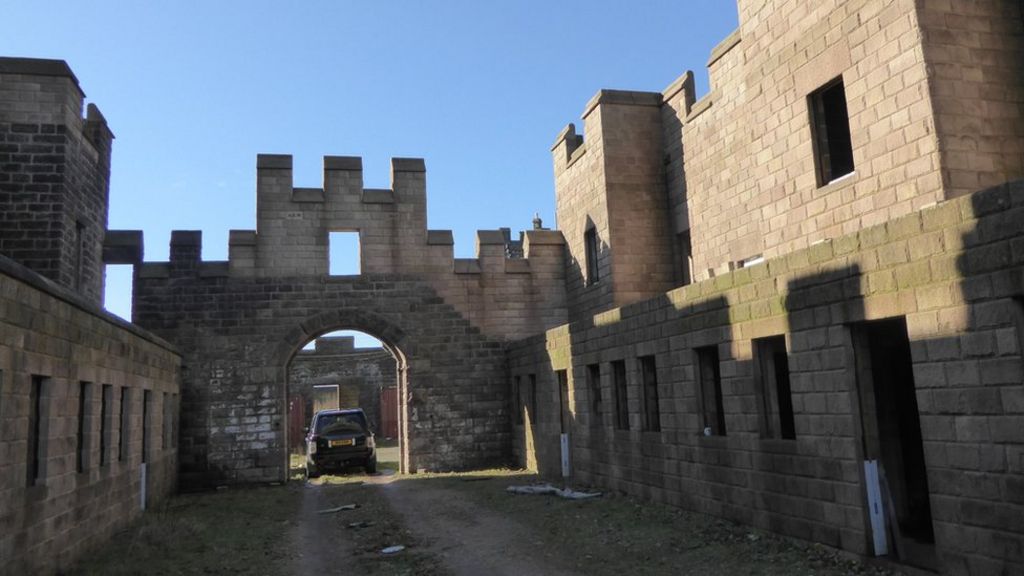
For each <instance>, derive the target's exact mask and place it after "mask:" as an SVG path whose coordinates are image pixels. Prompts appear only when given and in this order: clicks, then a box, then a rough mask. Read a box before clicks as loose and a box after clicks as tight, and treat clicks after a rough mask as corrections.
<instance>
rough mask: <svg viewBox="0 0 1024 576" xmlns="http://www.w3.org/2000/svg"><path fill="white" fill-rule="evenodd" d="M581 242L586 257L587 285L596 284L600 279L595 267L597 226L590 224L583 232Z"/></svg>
mask: <svg viewBox="0 0 1024 576" xmlns="http://www.w3.org/2000/svg"><path fill="white" fill-rule="evenodd" d="M583 244H584V246H585V249H586V258H587V262H586V264H587V286H590V285H591V284H596V283H597V281H598V280H600V279H601V275H600V273H599V272H598V268H597V228H594V227H593V226H591V227H590V228H587V231H586V232H584V233H583Z"/></svg>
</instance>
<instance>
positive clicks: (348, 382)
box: [286, 330, 405, 478]
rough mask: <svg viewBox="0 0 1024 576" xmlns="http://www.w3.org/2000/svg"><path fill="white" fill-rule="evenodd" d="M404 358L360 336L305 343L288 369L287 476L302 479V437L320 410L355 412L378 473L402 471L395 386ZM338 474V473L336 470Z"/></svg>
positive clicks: (344, 333) (342, 333)
mask: <svg viewBox="0 0 1024 576" xmlns="http://www.w3.org/2000/svg"><path fill="white" fill-rule="evenodd" d="M404 372H405V370H404V361H403V356H402V355H401V354H400V353H398V352H397V350H396V349H395V348H393V347H392V346H390V345H388V344H386V343H384V342H382V341H381V340H379V339H377V338H376V337H374V336H372V335H370V334H367V333H365V332H358V331H353V330H336V331H332V332H328V333H325V334H322V335H320V336H317V337H315V338H313V339H311V340H309V342H307V343H306V344H305V345H304V346H303V347H302V348H301V349H299V350H298V351H297V352H296V353H295V355H294V356H293V357H292V359H291V361H290V362H289V364H288V368H287V372H286V373H287V387H286V394H287V398H286V405H287V408H288V427H287V443H288V453H289V467H290V470H291V472H290V477H292V478H295V477H297V476H298V475H300V474H303V473H304V471H305V466H306V459H307V451H308V449H309V448H308V446H307V443H306V436H307V433H308V432H309V430H310V428H311V427H314V428H315V426H314V425H313V417H314V415H315V414H316V413H317V412H319V411H321V410H338V409H354V408H359V409H361V410H362V411H363V413H364V415H365V420H366V424H367V425H368V428H369V430H370V431H371V432H372V433H373V436H374V444H375V454H376V461H377V467H378V470H380V471H382V472H386V471H389V470H391V471H398V470H399V469H400V467H401V446H400V437H401V433H400V425H399V423H400V420H401V417H400V409H401V405H400V402H399V398H400V393H399V389H400V383H401V378H402V377H404ZM339 471H343V470H339Z"/></svg>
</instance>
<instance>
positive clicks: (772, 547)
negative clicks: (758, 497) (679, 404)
mask: <svg viewBox="0 0 1024 576" xmlns="http://www.w3.org/2000/svg"><path fill="white" fill-rule="evenodd" d="M406 478H408V479H409V480H413V479H418V478H422V479H423V480H424V481H427V482H430V483H431V484H432V485H434V487H443V488H447V489H452V490H457V491H458V494H459V497H460V498H468V499H471V500H472V501H473V502H474V503H475V504H477V505H480V506H483V507H486V508H489V509H491V510H494V511H495V512H498V513H499V514H502V515H504V516H506V517H508V518H511V519H514V520H516V521H518V522H520V523H521V524H523V525H525V526H527V527H529V528H530V529H531V531H532V532H533V533H535V534H536V535H537V541H538V543H539V544H541V545H542V546H543V548H544V549H546V550H545V551H546V552H549V553H550V554H551V555H552V556H563V557H564V551H565V550H573V551H574V552H575V553H574V555H573V557H572V560H573V562H574V563H575V565H574V566H573V567H574V568H575V569H576V570H577V571H579V572H581V573H584V574H590V575H595V576H599V575H605V574H607V575H610V576H621V575H622V574H632V573H636V572H637V571H639V572H641V573H644V574H702V575H712V574H721V575H730V576H731V575H744V574H746V575H779V576H782V575H790V574H814V575H821V576H840V575H842V576H846V575H859V574H877V575H882V574H897V573H895V572H889V571H886V570H884V569H881V568H877V567H872V566H868V565H866V564H864V563H862V562H860V561H858V560H856V559H853V558H851V557H850V556H848V555H846V554H843V553H841V552H838V551H836V550H834V549H831V548H828V547H825V546H820V545H812V544H807V543H802V542H798V541H794V540H792V539H788V538H784V537H780V536H777V535H774V534H770V533H765V532H761V531H756V530H753V529H751V528H748V527H745V526H740V525H737V524H733V523H731V522H728V521H725V520H721V519H717V518H714V517H710V516H704V515H701V514H695V513H691V512H686V511H684V510H680V509H677V508H673V507H671V506H665V505H660V504H655V503H650V502H641V501H639V500H636V499H633V498H630V497H626V496H621V495H615V494H607V493H606V494H605V495H604V496H602V497H601V498H597V499H592V500H567V499H563V498H558V497H556V496H546V495H545V496H535V495H517V494H510V493H508V492H506V488H507V487H508V486H510V485H523V484H530V483H533V482H538V481H540V478H539V477H538V476H537V475H536V474H532V473H529V472H526V471H521V470H519V471H517V470H483V471H478V472H473V473H468V474H426V475H416V476H409V477H406ZM481 478H489V479H488V480H480V479H481ZM556 485H557V484H556ZM540 553H542V551H541V550H538V554H540Z"/></svg>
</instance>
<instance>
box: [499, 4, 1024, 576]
mask: <svg viewBox="0 0 1024 576" xmlns="http://www.w3.org/2000/svg"><path fill="white" fill-rule="evenodd" d="M739 14H740V26H739V28H738V29H737V31H736V32H735V33H733V34H732V35H730V36H729V37H728V38H726V39H725V40H723V42H722V43H721V44H720V45H719V46H718V47H716V48H715V49H714V50H713V52H712V55H711V58H710V60H709V62H708V66H709V72H710V78H711V91H710V92H709V93H708V94H707V95H705V96H704V97H702V98H700V99H697V98H696V97H695V95H694V94H693V79H692V75H691V74H690V73H689V72H687V73H686V74H684V75H683V76H682V77H680V78H679V79H678V80H677V81H675V82H673V83H672V84H671V85H670V86H669V87H668V88H666V89H665V90H664V91H663V92H661V93H657V92H626V91H617V90H602V91H601V92H599V93H598V94H597V95H596V96H595V97H594V98H593V99H592V100H591V101H590V102H589V103H588V104H587V105H586V107H585V110H584V113H583V119H584V130H583V133H582V135H580V134H577V132H576V128H575V126H573V125H569V127H567V128H566V129H565V130H563V131H562V133H561V134H560V135H559V136H558V138H557V139H556V142H555V145H554V147H553V149H552V152H553V159H554V168H555V182H556V199H557V207H558V221H559V225H560V227H561V229H562V231H563V233H564V234H565V237H566V247H567V251H568V254H567V261H566V291H567V295H566V301H567V305H568V309H569V316H570V323H569V324H566V325H564V326H561V327H558V328H555V329H553V330H549V331H548V332H546V333H545V334H543V335H539V336H535V337H531V338H527V339H525V340H522V341H520V342H518V343H516V344H514V345H513V346H512V347H511V350H510V352H509V364H510V380H509V389H510V390H511V391H512V394H513V400H512V405H513V421H514V422H515V423H516V424H514V426H513V430H514V431H515V444H516V446H515V453H516V457H517V459H518V461H519V462H520V463H521V464H523V465H526V466H529V467H531V468H532V467H536V468H537V469H539V470H540V471H541V472H542V473H544V474H550V475H558V474H560V470H561V466H560V462H559V459H560V450H559V435H560V433H563V432H564V433H568V434H569V435H570V438H571V445H572V451H571V460H572V474H573V477H574V478H575V479H577V480H579V481H583V482H588V483H594V484H596V485H600V486H606V487H610V488H614V489H620V490H623V491H626V492H629V493H633V494H637V495H642V496H646V497H650V498H654V499H657V500H660V501H665V502H670V503H673V504H676V505H681V506H684V507H686V508H690V509H695V510H700V511H703V512H706V513H709V514H713V515H717V516H724V517H727V518H731V519H734V520H737V521H740V522H744V523H747V524H751V525H754V526H758V527H762V528H766V529H769V530H773V531H777V532H781V533H784V534H789V535H793V536H797V537H800V538H805V539H808V540H814V541H819V542H825V543H827V544H830V545H833V546H838V547H841V548H844V549H847V550H852V551H855V552H858V553H862V554H868V555H874V554H876V553H880V552H878V550H879V548H878V547H877V546H878V543H877V542H876V539H875V536H876V535H878V534H882V535H883V537H882V538H881V540H882V544H883V545H887V546H888V547H889V548H888V553H889V554H891V555H893V556H894V557H897V558H899V559H901V560H903V561H906V562H910V563H914V564H918V565H921V566H925V567H930V568H934V569H936V570H939V571H942V572H944V573H952V574H968V573H969V574H989V573H991V574H1001V573H1016V572H1019V571H1021V570H1024V525H1022V524H1021V521H1020V519H1021V518H1024V497H1022V495H1024V468H1022V466H1024V459H1022V457H1024V405H1022V404H1021V400H1022V398H1024V395H1022V394H1024V368H1022V363H1024V360H1022V354H1021V350H1022V342H1021V341H1022V339H1024V307H1022V304H1021V302H1022V298H1024V275H1022V262H1021V256H1020V255H1021V254H1022V253H1024V228H1022V227H1021V226H1022V224H1021V223H1022V222H1024V212H1022V209H1021V206H1022V202H1024V188H1022V185H1021V181H1020V180H1019V179H1021V178H1024V154H1021V146H1022V145H1024V30H1022V27H1024V14H1022V13H1021V7H1020V4H1019V3H1018V2H1005V1H993V2H969V3H946V2H914V1H912V0H892V1H887V2H874V1H866V0H864V1H855V2H831V1H830V2H813V3H811V2H796V1H793V0H771V1H767V2H764V1H758V2H754V1H746V0H741V1H740V2H739ZM839 83H841V85H842V86H843V87H844V88H845V102H844V105H845V114H846V120H848V122H849V132H850V144H851V148H852V164H853V166H852V168H853V169H852V171H851V172H850V173H848V174H845V175H844V176H843V177H842V178H838V179H835V180H834V181H828V180H826V181H823V180H822V176H821V174H820V173H819V170H818V168H819V166H820V162H821V161H822V158H821V154H822V149H821V148H820V146H821V145H822V143H821V141H820V140H819V141H818V142H817V143H816V142H815V139H816V138H820V137H821V131H822V128H821V126H820V125H817V124H813V123H814V122H816V120H815V117H814V114H813V113H812V106H813V105H814V102H815V100H814V98H815V94H817V93H819V91H820V90H821V89H823V87H829V86H835V85H837V84H839ZM816 147H817V148H816ZM1007 182H1009V183H1007ZM992 185H997V186H995V187H994V188H992V189H989V190H986V191H979V190H981V189H982V188H985V187H986V186H992ZM588 230H593V232H591V233H590V234H593V235H594V236H595V237H596V238H597V239H598V242H597V245H596V247H595V248H596V249H592V251H590V252H589V253H588V247H587V245H586V244H587V236H588ZM638 238H639V239H641V240H639V241H638V240H637V239H638ZM686 240H689V242H687V241H686ZM591 259H593V260H594V262H589V260H591ZM762 259H763V260H762ZM687 272H688V273H687ZM591 275H594V276H596V277H597V280H596V281H593V279H592V278H590V276H591ZM689 279H693V280H696V281H697V283H695V284H691V285H689V286H685V287H679V286H680V285H682V284H686V283H687V280H689ZM666 285H668V286H669V287H670V288H671V287H675V288H674V289H669V288H665V286H666ZM901 327H905V328H902V329H905V332H906V338H907V339H909V344H908V346H909V347H908V348H907V354H906V356H905V357H904V356H900V354H899V353H898V352H893V350H897V351H898V350H899V345H898V343H897V344H893V343H892V342H893V341H896V340H898V339H899V338H898V332H899V329H900V328H901ZM894 335H895V336H894ZM772 337H774V338H772ZM779 337H781V338H782V339H781V340H779ZM873 337H874V338H875V339H876V341H872V338H873ZM883 340H884V341H885V344H880V343H879V341H883ZM780 342H781V349H782V360H776V362H777V361H785V362H786V363H787V364H788V377H787V378H786V380H787V381H788V392H789V393H788V398H789V400H790V401H791V407H790V408H789V409H788V413H789V414H790V415H791V416H790V418H791V422H792V427H793V430H792V431H791V432H787V434H788V435H789V436H791V437H780V434H779V432H778V430H779V429H780V424H779V420H778V419H779V418H781V417H780V416H779V415H778V414H775V413H772V412H769V409H768V407H769V405H771V402H769V400H770V398H769V397H768V396H769V395H768V393H767V392H766V390H768V388H767V386H768V384H766V382H767V381H768V378H767V377H766V376H765V374H766V373H767V372H766V368H765V366H767V364H764V362H765V361H764V360H763V358H759V356H758V352H757V350H758V349H761V350H764V349H766V348H765V347H766V346H767V345H768V344H769V343H774V344H773V345H774V346H776V348H774V349H775V350H778V349H779V348H778V346H779V343H780ZM883 346H885V347H889V348H886V350H889V351H888V352H886V353H885V354H889V355H890V356H884V355H882V356H879V357H880V358H886V359H894V358H905V361H906V362H907V368H906V369H907V374H903V373H902V372H901V371H902V370H903V367H902V365H901V364H900V362H895V361H894V362H893V363H892V364H891V365H888V364H884V365H878V366H872V362H873V360H872V359H873V358H874V356H875V355H876V353H877V352H876V349H881V348H882V347H883ZM759 347H760V348H759ZM651 368H653V370H652V369H651ZM712 368H713V369H712ZM563 371H564V372H563ZM897 373H899V374H900V376H898V377H899V378H900V379H902V380H901V382H902V384H900V382H896V381H894V380H893V378H896V376H893V374H897ZM619 376H622V377H621V378H620V377H619ZM595 377H596V379H595ZM775 378H778V376H777V374H776V376H775ZM560 380H562V381H564V384H562V383H561V382H560ZM874 380H878V381H881V382H885V383H886V384H885V385H888V386H892V387H894V388H895V387H897V386H898V387H899V388H900V389H903V390H907V389H909V390H911V393H910V396H909V399H908V398H905V397H903V398H902V399H899V398H888V397H885V400H884V401H883V400H879V401H878V402H881V404H877V405H875V404H874V403H875V402H876V400H875V397H876V395H877V394H880V393H885V389H884V387H883V389H882V391H881V392H879V390H877V389H876V390H874V391H872V389H873V381H874ZM909 380H912V384H913V385H912V386H911V387H910V388H907V384H906V383H907V382H908V381H909ZM713 381H719V382H720V385H719V386H715V387H711V386H709V385H708V384H709V382H713ZM534 382H535V384H534ZM620 383H621V385H619V384H620ZM875 385H877V384H875ZM563 386H564V389H561V390H560V388H562V387H563ZM714 388H717V389H718V390H717V391H716V390H714ZM623 394H624V396H623ZM891 394H895V393H891ZM718 395H720V397H721V400H720V406H721V410H720V412H721V419H720V420H719V419H718V417H717V415H716V412H717V409H716V401H717V396H718ZM623 401H624V402H623ZM897 401H898V402H902V403H903V404H898V405H899V406H900V407H901V408H903V409H905V413H904V414H901V415H900V416H899V417H898V418H896V419H895V421H894V420H893V418H892V417H891V416H889V417H888V418H889V420H885V418H886V416H884V414H885V413H887V411H889V410H891V406H890V405H885V404H884V403H885V402H893V403H894V405H896V404H895V403H896V402H897ZM620 407H621V410H620ZM776 409H777V407H776ZM620 413H621V416H620ZM915 417H919V422H915ZM876 419H877V421H876ZM723 426H724V430H725V434H722V432H721V431H720V430H719V428H722V427H723ZM885 426H889V427H890V429H886V428H885ZM893 426H895V429H897V430H899V429H902V430H903V431H902V432H894V430H893V429H892V427H893ZM705 427H708V428H709V431H710V432H711V436H705V435H704V428H705ZM773 430H774V431H773ZM914 434H919V436H920V440H919V444H918V446H920V449H921V450H922V451H923V453H922V460H923V461H921V462H916V461H913V460H914V458H916V455H915V453H914V452H913V449H912V445H913V444H914V441H913V440H912V438H913V437H914ZM895 438H899V440H900V442H902V444H900V448H899V449H895V448H892V447H891V446H892V445H895V444H892V442H893V439H895ZM887 443H888V444H887ZM879 445H881V446H882V448H881V450H882V452H881V454H880V453H879V448H878V446H879ZM899 450H905V451H906V452H904V453H905V454H906V458H905V459H904V460H903V461H901V459H900V458H899V457H898V454H899ZM886 451H889V452H886ZM892 454H897V456H893V455H892ZM866 460H872V461H877V462H880V463H881V464H880V469H881V470H882V472H883V473H886V472H887V473H888V474H889V480H888V485H889V486H890V489H891V490H892V491H893V493H894V496H893V501H894V502H895V504H896V505H895V507H887V508H886V509H890V508H896V509H895V510H894V511H893V514H895V515H897V516H898V517H899V518H900V520H899V522H900V523H903V522H904V518H908V519H909V518H911V517H914V518H916V520H914V522H916V524H914V525H911V524H908V525H906V526H904V525H902V524H901V525H900V526H899V527H898V528H899V530H897V527H896V526H894V525H893V524H892V522H891V521H890V520H889V519H887V518H876V519H875V520H877V521H879V522H880V523H881V526H876V527H874V528H873V527H872V525H871V524H870V522H869V521H870V520H871V517H870V514H869V513H868V505H867V498H868V491H869V489H870V488H869V486H870V485H873V482H874V481H873V480H870V479H869V478H867V477H866V476H865V474H866V472H865V470H866V468H865V467H864V465H863V464H864V462H865V461H866ZM904 469H907V470H913V471H914V473H913V474H911V475H909V476H908V475H907V474H905V473H904V472H903V470H904ZM904 480H905V483H904V482H903V481H904ZM882 483H883V484H884V483H885V480H884V479H883V481H882ZM911 509H913V510H917V511H921V510H929V511H930V513H929V514H930V515H929V514H924V513H922V514H918V513H917V512H911ZM915 514H917V516H914V515H915ZM908 522H909V520H908ZM900 531H902V532H905V533H906V534H910V535H912V536H907V537H905V538H904V537H898V536H896V535H895V534H896V533H897V532H900ZM931 532H934V545H931V544H929V543H928V540H929V538H930V537H931V536H930V533H931ZM915 538H918V539H917V540H915Z"/></svg>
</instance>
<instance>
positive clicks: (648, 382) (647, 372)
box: [640, 356, 661, 432]
mask: <svg viewBox="0 0 1024 576" xmlns="http://www.w3.org/2000/svg"><path fill="white" fill-rule="evenodd" d="M640 380H641V382H643V387H644V389H643V392H644V430H650V431H653V432H657V431H659V430H661V409H660V407H659V406H658V369H657V364H656V362H655V359H654V356H643V357H641V358H640Z"/></svg>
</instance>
